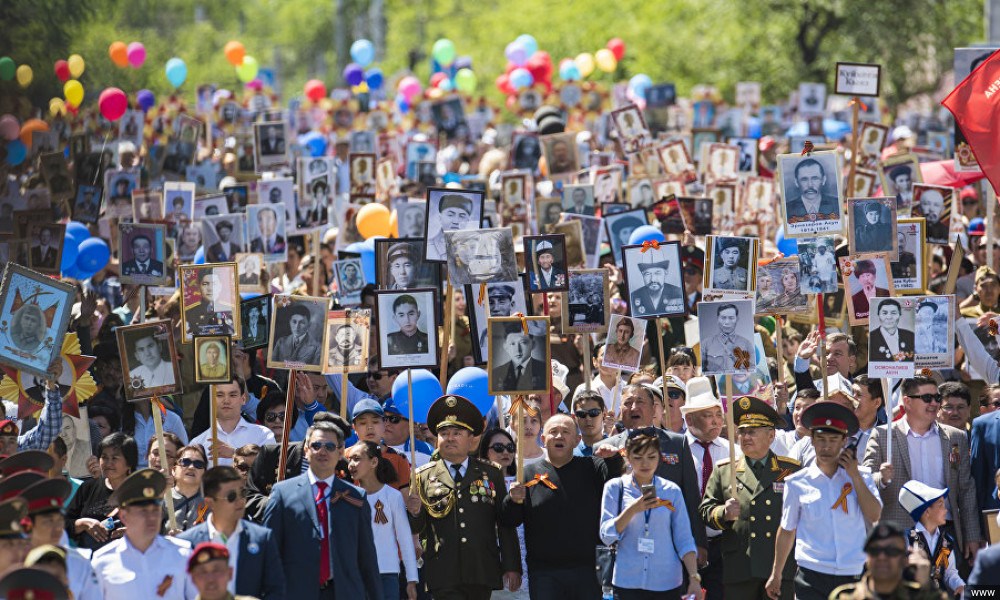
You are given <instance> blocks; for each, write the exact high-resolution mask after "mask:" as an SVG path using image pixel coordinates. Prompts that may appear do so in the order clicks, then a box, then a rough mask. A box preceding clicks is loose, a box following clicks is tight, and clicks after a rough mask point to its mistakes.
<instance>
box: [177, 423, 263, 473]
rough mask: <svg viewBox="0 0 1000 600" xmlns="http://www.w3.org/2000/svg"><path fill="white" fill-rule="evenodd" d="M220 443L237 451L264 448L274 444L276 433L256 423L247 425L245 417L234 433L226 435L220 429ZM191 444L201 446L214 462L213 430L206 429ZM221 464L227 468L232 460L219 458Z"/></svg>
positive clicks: (224, 431) (223, 430)
mask: <svg viewBox="0 0 1000 600" xmlns="http://www.w3.org/2000/svg"><path fill="white" fill-rule="evenodd" d="M219 441H220V442H225V443H227V444H229V445H230V446H232V447H233V450H236V449H238V448H240V447H242V446H246V445H247V444H257V445H258V446H263V445H264V444H273V443H275V442H274V433H272V432H271V430H270V429H268V428H267V427H264V426H263V425H256V424H254V423H247V422H246V420H245V419H243V417H240V420H239V421H237V423H236V428H235V429H233V432H232V433H226V430H225V429H223V428H222V427H219ZM191 444H200V445H201V446H202V447H203V448H204V449H205V455H206V456H208V460H209V463H211V461H212V452H211V446H212V429H211V428H209V429H206V430H205V431H203V432H202V433H201V435H199V436H198V437H196V438H194V439H193V440H191ZM219 464H220V465H225V466H232V464H233V459H232V458H223V457H221V456H220V457H219Z"/></svg>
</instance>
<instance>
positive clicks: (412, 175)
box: [406, 141, 537, 180]
mask: <svg viewBox="0 0 1000 600" xmlns="http://www.w3.org/2000/svg"><path fill="white" fill-rule="evenodd" d="M435 158H437V146H436V145H435V144H434V143H433V142H413V141H411V142H408V143H407V144H406V178H407V179H412V180H416V179H417V178H418V175H419V171H418V168H417V167H418V165H419V164H420V163H426V162H430V163H433V162H434V160H435ZM536 160H537V159H536Z"/></svg>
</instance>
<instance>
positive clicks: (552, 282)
mask: <svg viewBox="0 0 1000 600" xmlns="http://www.w3.org/2000/svg"><path fill="white" fill-rule="evenodd" d="M577 239H578V240H579V238H577ZM546 264H547V266H548V269H547V270H548V271H549V273H548V275H545V273H544V271H545V267H546ZM524 270H525V272H526V273H527V274H528V286H529V289H530V290H531V292H532V293H538V292H565V291H567V290H569V281H568V279H567V275H568V272H569V265H568V264H567V260H566V236H565V235H563V234H554V233H550V234H546V235H526V236H524ZM465 283H475V282H471V281H470V282H465Z"/></svg>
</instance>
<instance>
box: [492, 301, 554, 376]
mask: <svg viewBox="0 0 1000 600" xmlns="http://www.w3.org/2000/svg"><path fill="white" fill-rule="evenodd" d="M548 333H549V319H548V317H491V318H489V319H488V320H487V336H488V339H489V342H490V350H489V360H488V361H487V367H486V371H487V373H489V380H488V386H487V387H488V390H487V391H488V392H489V393H490V394H492V395H510V396H514V395H518V396H520V395H528V394H548V393H549V390H550V389H551V387H552V368H551V361H552V348H551V346H550V345H549V335H548ZM515 360H518V361H519V365H517V366H516V367H515V365H513V362H514V361H515ZM517 367H519V368H520V377H518V376H517Z"/></svg>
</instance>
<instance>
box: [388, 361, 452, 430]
mask: <svg viewBox="0 0 1000 600" xmlns="http://www.w3.org/2000/svg"><path fill="white" fill-rule="evenodd" d="M409 379H410V376H409V375H407V372H406V371H403V372H402V373H400V374H399V376H398V377H396V381H395V382H394V383H393V384H392V402H393V404H395V405H396V408H398V409H399V412H400V413H402V414H403V416H405V417H407V418H409V411H410V390H409V387H410V386H409ZM412 379H413V421H414V422H416V423H426V422H427V411H428V410H429V409H430V407H431V404H433V403H434V401H435V400H437V399H438V398H440V397H441V396H443V395H444V392H443V391H442V390H441V382H440V381H438V379H437V377H435V376H434V375H433V374H432V373H431V372H430V371H428V370H427V369H413V370H412Z"/></svg>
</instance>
